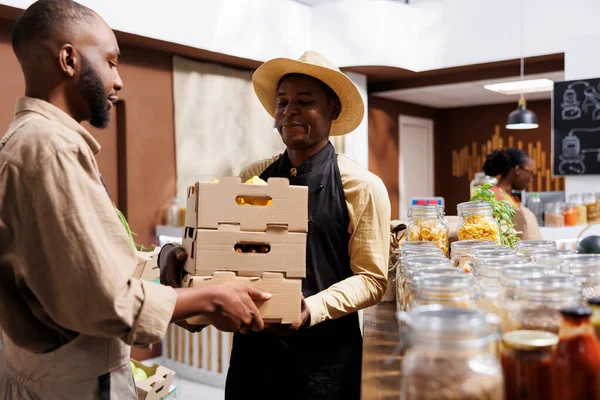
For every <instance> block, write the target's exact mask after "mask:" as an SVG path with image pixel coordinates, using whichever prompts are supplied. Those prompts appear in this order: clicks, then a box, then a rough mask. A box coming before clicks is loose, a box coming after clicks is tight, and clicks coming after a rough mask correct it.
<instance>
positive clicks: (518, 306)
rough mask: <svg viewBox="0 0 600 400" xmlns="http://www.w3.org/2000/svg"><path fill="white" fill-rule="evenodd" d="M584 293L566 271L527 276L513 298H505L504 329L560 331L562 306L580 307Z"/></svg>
mask: <svg viewBox="0 0 600 400" xmlns="http://www.w3.org/2000/svg"><path fill="white" fill-rule="evenodd" d="M580 303H581V294H580V291H579V288H578V285H577V282H576V281H575V278H574V277H573V276H571V275H567V274H547V275H542V276H533V275H524V276H522V277H521V279H519V280H518V281H517V282H516V285H515V287H514V292H513V296H512V298H507V299H505V302H504V304H505V307H506V309H505V320H504V321H503V328H504V331H505V332H509V331H514V330H522V329H526V330H529V329H531V330H536V331H546V332H552V333H558V329H559V328H560V324H561V316H560V309H561V308H564V307H571V306H577V305H579V304H580Z"/></svg>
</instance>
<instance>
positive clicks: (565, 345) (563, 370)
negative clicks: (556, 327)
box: [551, 307, 600, 400]
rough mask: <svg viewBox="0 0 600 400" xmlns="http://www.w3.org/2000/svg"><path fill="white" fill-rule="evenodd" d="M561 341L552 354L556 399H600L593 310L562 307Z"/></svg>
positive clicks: (599, 356)
mask: <svg viewBox="0 0 600 400" xmlns="http://www.w3.org/2000/svg"><path fill="white" fill-rule="evenodd" d="M561 314H562V319H563V321H562V325H561V326H560V332H559V333H558V337H559V341H558V345H557V346H556V351H555V352H554V356H553V357H552V376H553V377H556V379H552V382H551V387H552V399H560V400H579V399H598V398H600V385H598V375H599V374H600V346H599V345H598V341H597V337H596V334H595V332H594V329H593V328H592V325H591V322H590V317H591V315H592V310H591V309H589V308H587V307H572V308H565V309H562V310H561Z"/></svg>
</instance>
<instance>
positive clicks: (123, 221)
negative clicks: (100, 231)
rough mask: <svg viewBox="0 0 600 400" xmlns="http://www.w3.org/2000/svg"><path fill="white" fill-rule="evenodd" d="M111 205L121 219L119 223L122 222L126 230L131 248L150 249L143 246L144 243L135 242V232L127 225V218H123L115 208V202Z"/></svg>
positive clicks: (138, 249)
mask: <svg viewBox="0 0 600 400" xmlns="http://www.w3.org/2000/svg"><path fill="white" fill-rule="evenodd" d="M113 205H114V207H115V211H116V212H117V215H118V216H119V220H120V221H121V224H123V227H124V228H125V231H126V232H127V236H129V240H130V241H131V245H132V246H133V248H134V249H135V250H137V251H150V250H152V248H147V247H144V245H141V244H136V243H135V239H134V238H133V237H134V236H135V233H134V232H132V231H131V228H130V227H129V223H128V222H127V219H126V218H125V216H124V215H123V213H122V212H121V211H120V210H119V209H118V208H117V206H116V205H115V204H113Z"/></svg>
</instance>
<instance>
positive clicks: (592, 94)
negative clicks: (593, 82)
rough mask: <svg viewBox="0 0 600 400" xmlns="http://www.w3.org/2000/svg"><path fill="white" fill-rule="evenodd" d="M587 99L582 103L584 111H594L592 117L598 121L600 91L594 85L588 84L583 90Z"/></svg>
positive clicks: (599, 115)
mask: <svg viewBox="0 0 600 400" xmlns="http://www.w3.org/2000/svg"><path fill="white" fill-rule="evenodd" d="M583 95H584V96H585V100H583V103H582V104H581V108H582V109H583V112H584V113H586V114H587V113H589V112H591V113H592V119H593V120H594V121H598V120H599V119H600V93H598V91H597V90H596V88H595V87H593V86H588V87H586V88H585V89H584V90H583Z"/></svg>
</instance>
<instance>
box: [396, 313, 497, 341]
mask: <svg viewBox="0 0 600 400" xmlns="http://www.w3.org/2000/svg"><path fill="white" fill-rule="evenodd" d="M397 315H398V319H399V320H402V321H404V322H405V323H406V325H407V326H408V327H409V328H410V335H409V337H410V340H414V341H417V342H420V343H427V344H428V345H433V346H435V345H439V346H458V347H463V348H468V347H478V346H482V345H486V344H487V343H490V342H491V341H492V340H494V339H495V338H496V337H497V336H496V334H495V333H494V331H493V330H492V329H491V325H496V326H498V325H499V322H500V321H499V319H498V318H497V317H496V316H494V315H490V314H484V313H483V312H481V311H478V310H471V309H468V308H456V307H444V306H441V305H430V306H419V307H415V308H413V309H412V310H411V311H410V312H409V313H403V312H400V313H398V314H397Z"/></svg>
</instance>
